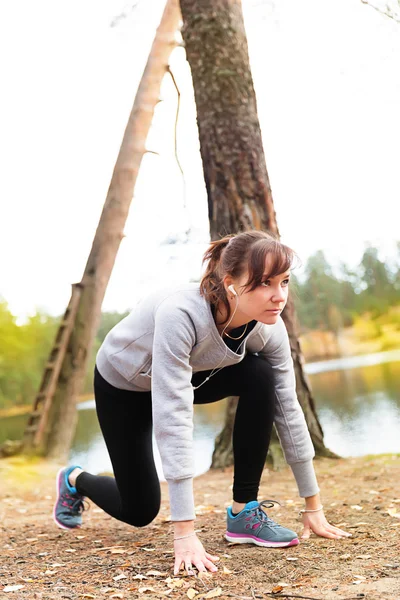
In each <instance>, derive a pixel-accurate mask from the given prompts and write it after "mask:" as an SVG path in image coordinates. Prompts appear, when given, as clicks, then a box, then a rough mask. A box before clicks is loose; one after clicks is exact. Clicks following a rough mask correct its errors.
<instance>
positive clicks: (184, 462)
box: [151, 303, 195, 521]
mask: <svg viewBox="0 0 400 600" xmlns="http://www.w3.org/2000/svg"><path fill="white" fill-rule="evenodd" d="M194 344H195V330H194V326H193V324H192V321H191V319H190V317H189V315H188V314H187V313H186V312H185V311H183V310H180V309H177V308H176V307H173V306H171V304H168V303H164V304H162V305H161V306H160V307H159V308H158V310H157V312H156V315H155V329H154V342H153V365H152V384H151V386H152V387H151V389H152V404H153V425H154V434H155V437H156V441H157V445H158V449H159V451H160V456H161V462H162V466H163V471H164V475H165V478H166V480H167V482H168V490H169V497H170V505H171V518H172V520H173V521H186V520H192V519H194V518H195V511H194V500H193V475H194V459H193V388H192V384H191V379H192V368H191V366H190V364H189V358H190V353H191V350H192V348H193V346H194Z"/></svg>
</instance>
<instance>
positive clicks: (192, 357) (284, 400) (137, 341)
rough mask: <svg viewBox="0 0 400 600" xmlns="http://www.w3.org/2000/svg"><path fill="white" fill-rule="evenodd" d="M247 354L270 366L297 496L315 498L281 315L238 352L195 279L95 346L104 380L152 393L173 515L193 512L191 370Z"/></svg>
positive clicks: (157, 298)
mask: <svg viewBox="0 0 400 600" xmlns="http://www.w3.org/2000/svg"><path fill="white" fill-rule="evenodd" d="M248 352H251V353H258V355H259V356H261V357H262V358H264V359H265V360H267V361H268V362H269V363H270V365H271V366H272V368H273V370H274V374H275V386H276V416H275V425H276V428H277V431H278V435H279V439H280V443H281V446H282V449H283V452H284V455H285V459H286V461H287V462H288V464H289V465H290V466H291V468H292V471H293V474H294V476H295V479H296V482H297V486H298V488H299V494H300V496H303V497H306V496H313V495H314V494H316V493H318V491H319V489H318V485H317V480H316V477H315V473H314V468H313V464H312V458H313V456H314V448H313V445H312V442H311V438H310V435H309V432H308V429H307V425H306V422H305V418H304V415H303V412H302V409H301V407H300V404H299V402H298V400H297V396H296V390H295V376H294V370H293V362H292V358H291V354H290V346H289V339H288V335H287V331H286V327H285V325H284V323H283V321H282V319H281V318H280V317H279V318H278V321H277V322H276V323H275V324H274V325H264V324H263V323H257V324H256V326H255V327H254V328H253V329H252V331H251V332H250V333H249V334H248V335H247V337H246V338H245V341H244V343H243V344H242V346H241V348H240V350H239V353H238V354H237V353H235V352H233V351H232V350H230V348H228V347H227V345H226V344H225V343H224V341H223V340H222V338H221V336H220V334H219V332H218V329H217V327H216V325H215V322H214V318H213V316H212V312H211V307H210V304H209V303H208V302H207V300H206V299H205V298H204V297H203V296H201V295H200V289H199V284H188V285H186V286H181V287H179V288H177V287H175V288H173V289H171V288H169V289H163V290H161V291H158V292H155V293H153V294H151V295H150V296H147V297H146V298H144V299H143V300H142V301H141V302H140V303H139V304H138V305H137V306H136V307H135V308H134V310H133V311H132V312H131V313H130V314H129V315H128V316H127V317H125V319H123V320H122V321H121V322H120V323H118V324H117V325H116V326H115V327H114V328H113V329H112V330H111V331H110V332H109V334H108V335H107V337H106V339H105V340H104V342H103V344H102V346H101V348H100V350H99V352H98V355H97V359H96V364H97V368H98V370H99V372H100V374H101V375H102V376H103V377H104V379H105V380H106V381H108V383H110V384H111V385H113V386H115V387H117V388H121V389H124V390H132V391H140V392H143V391H150V390H151V392H152V406H153V424H154V433H155V437H156V441H157V445H158V448H159V451H160V456H161V461H162V466H163V471H164V475H165V478H166V480H167V482H168V489H169V496H170V505H171V518H172V520H174V521H185V520H191V519H194V518H195V511H194V502H193V482H192V480H193V441H192V440H193V395H194V391H193V387H192V384H191V378H192V374H193V373H196V372H197V371H206V370H210V369H213V368H216V367H217V366H218V368H221V367H225V366H229V365H234V364H237V363H239V362H240V361H241V360H243V358H244V356H245V355H246V354H247V353H248ZM204 385H205V386H206V385H209V383H205V384H204Z"/></svg>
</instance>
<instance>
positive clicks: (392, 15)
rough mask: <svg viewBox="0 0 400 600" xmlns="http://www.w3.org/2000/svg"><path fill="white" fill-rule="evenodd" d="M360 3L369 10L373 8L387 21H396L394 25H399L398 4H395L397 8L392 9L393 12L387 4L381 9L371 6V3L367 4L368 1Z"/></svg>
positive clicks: (364, 0)
mask: <svg viewBox="0 0 400 600" xmlns="http://www.w3.org/2000/svg"><path fill="white" fill-rule="evenodd" d="M361 2H362V3H363V4H367V5H368V6H370V7H371V8H374V9H375V10H376V11H377V12H378V13H380V14H381V15H384V16H385V17H389V19H392V20H393V21H396V23H400V3H399V2H397V4H398V8H394V10H393V9H392V7H391V6H390V4H388V3H386V4H385V6H384V7H383V6H376V5H375V4H371V2H369V0H361Z"/></svg>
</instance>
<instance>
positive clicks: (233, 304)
mask: <svg viewBox="0 0 400 600" xmlns="http://www.w3.org/2000/svg"><path fill="white" fill-rule="evenodd" d="M293 260H294V253H293V251H292V250H291V249H290V248H288V247H287V246H284V245H283V244H281V243H280V242H279V241H276V240H275V239H274V238H272V237H271V236H270V235H269V234H267V233H264V232H261V231H248V232H244V233H240V234H237V235H231V236H226V237H224V238H222V239H221V240H219V241H216V242H213V243H211V245H210V247H209V249H208V250H207V252H206V253H205V255H204V259H203V262H205V263H207V267H206V270H205V272H204V275H203V278H202V280H201V282H200V284H189V285H184V286H179V287H175V288H173V289H163V290H161V291H159V292H157V293H153V294H151V295H150V296H148V297H146V298H145V299H143V300H142V301H141V302H140V303H139V305H138V306H137V307H136V308H135V309H134V310H133V311H132V312H131V314H130V315H129V316H127V317H126V318H125V319H123V320H122V321H121V322H120V323H119V324H118V325H116V326H115V327H114V328H113V329H112V330H111V331H110V333H109V334H108V335H107V337H106V339H105V341H104V343H103V345H102V346H101V348H100V350H99V353H98V355H97V360H96V370H95V380H94V386H95V398H96V408H97V414H98V418H99V422H100V426H101V429H102V432H103V435H104V439H105V442H106V444H107V448H108V452H109V454H110V458H111V462H112V465H113V470H114V475H115V479H114V478H111V477H102V476H95V475H91V474H89V473H87V472H85V471H83V470H82V469H81V468H80V467H77V466H70V467H68V468H65V469H62V470H61V471H60V472H59V474H58V479H57V490H58V494H57V496H58V497H57V500H56V504H55V507H54V518H55V520H56V523H57V524H58V525H59V526H60V527H64V528H67V529H71V528H74V527H79V526H80V525H81V521H82V517H81V513H82V508H83V505H82V501H83V498H84V497H88V498H89V499H91V500H92V501H93V502H94V503H95V504H97V505H98V506H100V507H101V508H102V509H103V510H105V511H106V512H107V513H108V514H110V515H112V516H113V517H115V518H117V519H119V520H121V521H124V522H126V523H129V524H131V525H134V526H136V527H143V526H144V525H147V524H148V523H150V522H151V521H152V520H153V519H154V518H155V517H156V515H157V513H158V511H159V508H160V484H159V480H158V477H157V472H156V469H155V465H154V459H153V451H152V432H153V427H154V433H155V437H156V441H157V445H158V448H159V451H160V455H161V460H162V465H163V471H164V475H165V478H166V480H167V482H168V489H169V499H170V505H171V515H172V521H173V522H174V549H175V564H174V572H175V574H176V573H178V571H179V569H180V568H181V566H182V564H183V565H184V567H185V568H186V569H187V570H188V572H192V571H191V569H192V566H194V567H196V568H197V569H198V570H199V571H205V570H209V571H216V570H217V567H216V565H215V564H214V563H215V562H216V561H217V560H218V557H216V556H213V555H211V554H209V553H208V552H206V550H205V548H204V547H203V544H202V543H201V541H200V539H199V538H198V537H197V535H196V534H195V532H194V519H195V511H194V502H193V490H192V479H193V448H192V430H193V404H203V403H207V402H215V401H217V400H221V399H222V398H226V397H227V396H239V403H238V407H237V412H236V417H235V424H234V430H233V451H234V481H233V502H232V506H230V507H229V508H228V510H227V531H226V534H225V537H226V539H227V540H229V541H236V542H249V543H254V544H257V545H259V546H266V547H276V546H278V547H282V546H291V545H296V544H298V543H299V541H298V538H297V534H296V533H295V532H294V531H291V530H290V529H287V528H285V527H282V526H280V525H278V524H277V523H275V522H274V521H273V520H272V519H270V518H269V517H268V516H267V514H266V512H265V511H264V510H263V507H264V508H265V507H269V506H271V504H270V502H271V501H266V502H264V503H262V502H260V503H259V502H258V501H257V495H258V488H259V483H260V479H261V475H262V472H263V468H264V464H265V459H266V455H267V451H268V446H269V442H270V435H271V430H272V426H273V423H275V425H276V427H277V430H278V433H279V438H280V442H281V445H282V448H283V451H284V454H285V458H286V460H287V462H288V463H289V465H290V466H291V468H292V471H293V474H294V477H295V479H296V482H297V486H298V489H299V494H300V496H301V497H303V498H305V508H304V509H303V510H302V511H301V513H302V517H303V525H304V532H303V537H309V535H310V532H311V531H313V532H314V533H316V534H318V535H320V536H324V537H327V538H341V537H345V536H348V535H350V534H348V533H346V532H344V531H342V530H341V529H339V528H337V527H334V526H332V525H330V524H329V523H328V522H327V520H326V518H325V516H324V513H323V508H322V506H321V502H320V496H319V488H318V485H317V480H316V477H315V473H314V468H313V463H312V459H313V456H314V449H313V445H312V442H311V439H310V435H309V432H308V429H307V426H306V422H305V419H304V416H303V412H302V410H301V408H300V405H299V403H298V400H297V397H296V392H295V377H294V371H293V363H292V359H291V354H290V347H289V341H288V335H287V332H286V328H285V325H284V323H283V321H282V318H281V316H280V314H281V312H282V310H283V308H284V306H285V304H286V301H287V297H288V289H289V279H290V269H291V266H292V264H293Z"/></svg>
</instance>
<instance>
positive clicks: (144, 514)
mask: <svg viewBox="0 0 400 600" xmlns="http://www.w3.org/2000/svg"><path fill="white" fill-rule="evenodd" d="M158 512H159V509H157V510H152V511H149V510H137V511H134V512H133V511H129V512H127V511H123V512H122V515H121V521H123V522H124V523H128V525H132V526H133V527H146V525H150V523H152V522H153V521H154V519H155V518H156V516H157V515H158Z"/></svg>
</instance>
